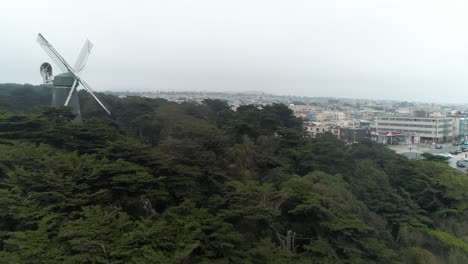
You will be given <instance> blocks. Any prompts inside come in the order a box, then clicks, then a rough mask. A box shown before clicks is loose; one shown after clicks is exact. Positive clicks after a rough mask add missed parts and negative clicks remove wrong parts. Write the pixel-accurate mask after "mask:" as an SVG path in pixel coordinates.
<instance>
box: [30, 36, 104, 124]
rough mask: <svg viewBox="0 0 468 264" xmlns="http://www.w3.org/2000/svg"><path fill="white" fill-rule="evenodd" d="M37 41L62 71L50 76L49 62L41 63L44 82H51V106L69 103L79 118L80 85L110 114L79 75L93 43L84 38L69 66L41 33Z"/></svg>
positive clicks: (78, 118)
mask: <svg viewBox="0 0 468 264" xmlns="http://www.w3.org/2000/svg"><path fill="white" fill-rule="evenodd" d="M37 42H38V43H39V44H40V45H41V47H42V48H43V49H44V51H45V52H46V53H47V55H49V57H50V58H51V59H52V60H53V61H54V62H55V64H56V65H57V66H58V67H59V68H60V69H61V70H62V72H63V73H61V74H58V75H56V76H52V67H51V66H50V64H49V63H43V64H42V65H41V75H42V77H43V78H44V83H45V84H48V83H52V85H53V86H52V87H53V89H52V105H53V106H68V105H70V106H71V107H72V109H73V112H74V113H75V114H76V116H77V118H76V119H77V120H80V119H81V112H80V103H79V101H78V95H77V88H78V86H79V85H80V84H81V86H82V87H83V88H84V89H85V90H86V91H88V92H89V93H90V94H91V95H92V96H93V97H94V99H96V101H97V102H98V103H99V105H101V107H102V108H103V109H104V110H105V111H106V112H107V113H108V114H109V115H110V111H109V110H108V109H107V108H106V107H105V106H104V104H102V103H101V101H99V99H98V98H97V97H96V95H95V94H94V90H93V89H92V88H91V86H89V84H87V83H86V82H85V81H84V80H83V79H82V78H81V77H80V76H79V74H80V72H81V71H82V70H83V68H84V66H85V65H86V62H87V61H88V56H89V54H90V53H91V49H92V48H93V44H92V43H91V42H90V41H89V40H86V42H85V44H84V46H83V48H82V49H81V52H80V55H79V56H78V58H77V59H76V62H75V65H74V66H73V67H71V66H70V65H69V64H68V63H67V61H65V59H64V58H63V57H62V56H61V55H60V54H59V53H58V51H57V50H56V49H55V48H54V47H52V45H51V44H50V43H49V42H48V41H47V40H46V39H45V38H44V37H43V36H42V35H41V34H38V35H37Z"/></svg>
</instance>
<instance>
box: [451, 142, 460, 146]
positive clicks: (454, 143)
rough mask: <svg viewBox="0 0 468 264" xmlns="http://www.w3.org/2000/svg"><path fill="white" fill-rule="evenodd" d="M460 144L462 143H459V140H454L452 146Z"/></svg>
mask: <svg viewBox="0 0 468 264" xmlns="http://www.w3.org/2000/svg"><path fill="white" fill-rule="evenodd" d="M458 145H460V143H458V142H453V143H452V146H458Z"/></svg>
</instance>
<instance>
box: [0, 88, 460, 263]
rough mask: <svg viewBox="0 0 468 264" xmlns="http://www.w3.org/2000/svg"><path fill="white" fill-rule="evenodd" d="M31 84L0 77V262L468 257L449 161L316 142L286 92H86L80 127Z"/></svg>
mask: <svg viewBox="0 0 468 264" xmlns="http://www.w3.org/2000/svg"><path fill="white" fill-rule="evenodd" d="M29 88H30V89H32V90H34V93H37V94H38V96H44V98H47V96H48V95H47V94H48V91H47V90H44V89H42V88H34V87H29ZM29 88H27V89H29ZM41 89H42V90H41ZM21 91H22V90H17V89H16V88H15V89H9V90H8V89H7V87H4V86H0V94H1V95H2V97H1V100H0V107H1V108H2V109H3V110H0V205H1V208H2V210H0V260H1V262H2V263H278V264H279V263H297V264H299V263H301V264H303V263H304V264H305V263H421V264H423V263H434V264H435V263H437V264H438V263H468V211H467V207H468V177H467V176H466V175H464V174H463V173H461V172H459V171H457V170H454V169H451V168H450V167H449V166H448V165H447V164H444V163H440V162H432V161H421V160H419V161H416V160H408V159H406V158H405V157H402V156H399V155H397V154H395V153H394V152H392V151H390V150H389V149H387V148H386V147H384V146H382V145H377V144H374V143H371V142H364V143H361V144H357V145H345V144H344V143H343V142H340V141H338V140H337V139H335V137H334V136H332V135H331V134H324V135H322V136H320V137H319V138H317V139H310V138H308V137H306V136H305V134H304V130H303V127H302V125H301V120H299V119H297V118H295V117H294V116H293V115H292V113H291V111H290V110H289V109H288V108H287V107H286V106H284V105H280V104H275V105H271V106H264V107H259V106H254V105H248V106H242V107H240V108H239V109H237V111H232V110H231V109H230V108H229V107H228V106H227V104H226V103H225V102H222V101H218V100H205V102H204V103H203V104H202V105H196V104H192V103H182V104H176V103H173V102H168V101H165V100H158V99H148V98H141V97H126V98H121V99H120V98H117V97H113V96H105V95H101V98H102V99H103V101H104V103H105V104H106V105H108V106H109V108H110V110H111V111H112V113H113V115H112V117H110V118H109V117H107V116H106V115H105V113H104V112H103V111H102V110H101V109H100V108H99V106H98V105H96V104H95V103H94V101H92V100H91V99H90V98H89V96H88V95H87V94H85V93H80V100H81V104H82V112H83V117H84V121H83V122H81V123H74V122H71V120H72V119H73V115H72V114H71V112H70V109H67V108H51V107H41V105H43V104H47V102H46V101H47V100H45V99H44V101H41V100H39V99H37V100H33V98H31V97H27V98H29V99H28V100H31V101H30V102H29V103H28V104H27V105H26V106H24V105H23V106H22V105H20V101H15V100H11V99H12V98H13V97H10V93H20V94H21ZM24 93H29V92H27V91H24ZM4 96H7V98H5V97H4ZM15 98H23V97H21V96H19V97H15ZM25 98H26V97H25ZM38 98H39V97H38ZM44 102H46V103H44Z"/></svg>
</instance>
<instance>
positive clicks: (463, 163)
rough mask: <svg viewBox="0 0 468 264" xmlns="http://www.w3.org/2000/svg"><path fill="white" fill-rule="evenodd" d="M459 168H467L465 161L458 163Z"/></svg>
mask: <svg viewBox="0 0 468 264" xmlns="http://www.w3.org/2000/svg"><path fill="white" fill-rule="evenodd" d="M457 167H459V168H465V167H466V164H465V161H463V160H459V161H457Z"/></svg>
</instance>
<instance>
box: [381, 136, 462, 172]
mask: <svg viewBox="0 0 468 264" xmlns="http://www.w3.org/2000/svg"><path fill="white" fill-rule="evenodd" d="M440 145H442V146H443V147H442V148H441V149H433V148H429V145H423V144H420V145H419V146H417V145H413V146H412V147H411V149H410V147H409V145H392V146H390V145H389V148H390V149H392V150H394V151H395V152H396V153H398V154H401V155H404V156H406V157H408V158H410V159H416V158H418V157H419V155H421V154H422V153H425V152H428V153H431V154H435V155H437V154H449V153H448V152H449V151H451V150H455V149H460V148H461V146H452V144H451V143H447V144H440ZM451 156H452V158H450V160H449V165H450V166H451V167H453V168H456V169H458V170H459V171H462V172H466V168H459V167H457V161H459V160H462V159H464V158H468V152H462V153H459V154H458V155H451ZM466 165H467V166H468V162H467V163H466Z"/></svg>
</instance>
